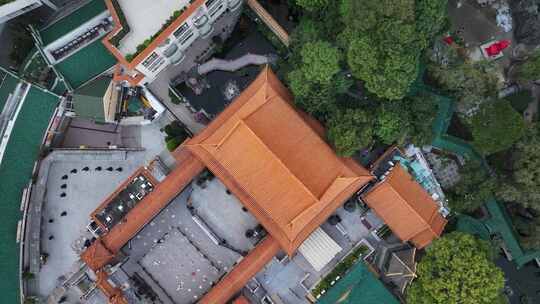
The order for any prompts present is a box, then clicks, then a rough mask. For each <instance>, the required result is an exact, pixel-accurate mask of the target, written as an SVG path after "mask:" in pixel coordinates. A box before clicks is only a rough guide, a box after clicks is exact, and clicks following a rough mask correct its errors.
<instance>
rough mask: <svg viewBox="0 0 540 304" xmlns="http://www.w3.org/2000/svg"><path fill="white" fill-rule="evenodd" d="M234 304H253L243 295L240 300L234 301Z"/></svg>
mask: <svg viewBox="0 0 540 304" xmlns="http://www.w3.org/2000/svg"><path fill="white" fill-rule="evenodd" d="M233 304H251V302H249V300H248V299H246V297H244V296H243V295H241V296H239V297H238V298H236V299H234V301H233Z"/></svg>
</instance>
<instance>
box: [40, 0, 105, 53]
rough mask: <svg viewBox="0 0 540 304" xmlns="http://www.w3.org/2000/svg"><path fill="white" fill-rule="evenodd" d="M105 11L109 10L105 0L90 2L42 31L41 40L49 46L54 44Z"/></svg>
mask: <svg viewBox="0 0 540 304" xmlns="http://www.w3.org/2000/svg"><path fill="white" fill-rule="evenodd" d="M105 10H107V6H106V5H105V2H104V1H103V0H93V1H90V2H89V3H87V4H85V5H84V6H82V7H81V8H79V9H78V10H76V11H74V12H73V13H71V14H69V15H67V16H65V17H63V18H61V19H59V20H58V21H56V22H54V23H52V24H50V25H49V26H47V27H45V28H44V29H43V30H41V33H40V34H41V39H43V44H44V45H48V44H49V43H51V42H54V41H55V40H57V39H58V38H60V37H62V36H64V35H65V34H67V33H69V32H71V31H72V30H74V29H75V28H77V27H79V26H80V25H82V24H83V23H85V22H86V21H88V20H90V19H92V18H93V17H95V16H97V15H99V14H100V13H102V12H104V11H105Z"/></svg>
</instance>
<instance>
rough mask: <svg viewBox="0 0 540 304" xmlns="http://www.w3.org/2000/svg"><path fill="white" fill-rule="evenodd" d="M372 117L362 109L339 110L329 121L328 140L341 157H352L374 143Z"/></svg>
mask: <svg viewBox="0 0 540 304" xmlns="http://www.w3.org/2000/svg"><path fill="white" fill-rule="evenodd" d="M373 123H374V122H373V119H372V115H371V114H370V113H368V112H365V111H363V110H360V109H345V110H337V111H335V112H334V114H333V115H331V116H330V119H329V120H328V124H327V127H328V139H329V140H330V142H332V143H333V144H334V147H335V149H336V152H337V153H338V154H339V155H341V156H351V155H353V154H354V153H355V152H357V151H358V150H360V149H362V148H365V147H367V146H369V145H370V144H371V143H372V141H373Z"/></svg>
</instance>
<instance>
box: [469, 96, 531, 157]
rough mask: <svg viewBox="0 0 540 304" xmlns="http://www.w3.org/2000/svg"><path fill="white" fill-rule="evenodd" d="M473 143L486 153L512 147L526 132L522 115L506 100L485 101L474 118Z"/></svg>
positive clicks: (472, 127) (472, 128)
mask: <svg viewBox="0 0 540 304" xmlns="http://www.w3.org/2000/svg"><path fill="white" fill-rule="evenodd" d="M471 132H472V135H473V145H474V146H475V147H476V149H477V150H478V151H479V152H481V153H482V154H484V155H490V154H493V153H495V152H499V151H503V150H506V149H508V148H510V147H511V146H512V145H513V144H514V143H515V142H516V141H517V140H519V139H520V138H521V137H522V136H523V135H524V133H525V122H524V121H523V118H522V117H521V115H520V114H519V113H518V112H516V110H514V108H512V106H511V105H510V103H509V102H508V101H506V100H499V101H497V102H490V103H485V104H483V105H482V106H481V107H480V110H479V111H478V113H476V115H474V116H473V118H472V126H471Z"/></svg>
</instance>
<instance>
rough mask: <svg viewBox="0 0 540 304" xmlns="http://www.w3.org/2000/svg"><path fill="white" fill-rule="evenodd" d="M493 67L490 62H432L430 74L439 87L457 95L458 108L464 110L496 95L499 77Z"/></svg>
mask: <svg viewBox="0 0 540 304" xmlns="http://www.w3.org/2000/svg"><path fill="white" fill-rule="evenodd" d="M491 69H492V66H491V65H490V64H488V63H476V64H470V63H466V62H461V61H458V62H456V63H452V64H449V65H445V66H443V65H438V64H430V65H429V66H428V74H429V76H430V77H431V78H432V79H433V80H434V81H435V82H436V83H437V84H438V86H439V87H441V88H442V89H443V90H446V91H448V92H450V93H451V94H453V95H454V96H456V97H457V99H458V102H459V106H460V107H459V109H458V110H461V111H462V112H463V109H464V110H465V111H467V110H469V109H472V108H475V107H477V106H478V105H480V104H481V103H483V102H485V101H486V100H490V99H494V98H495V97H496V95H495V94H496V92H497V91H498V79H497V76H496V75H495V73H493V72H491Z"/></svg>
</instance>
